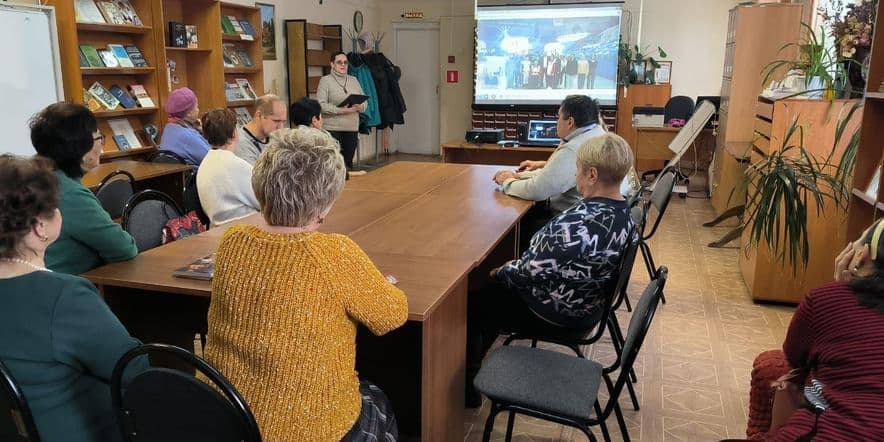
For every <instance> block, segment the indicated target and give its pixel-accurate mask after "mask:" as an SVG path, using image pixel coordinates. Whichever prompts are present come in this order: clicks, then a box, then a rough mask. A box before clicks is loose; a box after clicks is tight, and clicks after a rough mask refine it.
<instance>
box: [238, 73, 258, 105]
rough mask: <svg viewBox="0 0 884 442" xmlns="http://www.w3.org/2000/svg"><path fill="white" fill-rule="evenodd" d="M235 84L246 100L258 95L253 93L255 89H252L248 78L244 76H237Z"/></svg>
mask: <svg viewBox="0 0 884 442" xmlns="http://www.w3.org/2000/svg"><path fill="white" fill-rule="evenodd" d="M236 84H237V86H239V90H241V91H242V94H243V96H244V97H245V98H246V100H254V99H256V98H258V95H257V94H256V93H255V90H254V89H252V84H251V83H249V80H248V79H246V78H237V79H236Z"/></svg>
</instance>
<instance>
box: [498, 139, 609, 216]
mask: <svg viewBox="0 0 884 442" xmlns="http://www.w3.org/2000/svg"><path fill="white" fill-rule="evenodd" d="M587 129H589V128H588V127H587V128H580V129H577V131H578V132H577V135H575V136H573V138H569V139H568V140H565V142H564V143H562V144H561V145H560V146H559V147H558V148H557V149H556V150H555V152H553V154H552V155H550V157H549V159H548V160H547V161H546V166H544V167H543V168H542V169H537V170H532V171H530V172H520V173H519V178H510V179H508V180H506V181H504V183H503V185H501V186H500V187H501V190H503V192H504V193H506V194H507V195H510V196H515V197H518V198H522V199H525V200H531V201H543V200H545V199H547V198H549V203H550V208H552V209H553V210H555V211H557V212H561V211H563V210H565V209H567V208H569V207H571V206H573V205H574V204H575V203H577V202H578V201H580V200H581V199H583V197H582V196H581V195H580V193H578V192H577V188H576V187H575V185H576V176H577V150H578V149H580V146H582V145H583V143H585V142H586V140H588V139H590V138H592V137H598V136H601V135H602V134H604V133H605V130H604V129H603V128H602V127H601V126H600V125H596V126H595V127H593V128H591V129H589V130H587ZM581 130H583V132H580V131H581Z"/></svg>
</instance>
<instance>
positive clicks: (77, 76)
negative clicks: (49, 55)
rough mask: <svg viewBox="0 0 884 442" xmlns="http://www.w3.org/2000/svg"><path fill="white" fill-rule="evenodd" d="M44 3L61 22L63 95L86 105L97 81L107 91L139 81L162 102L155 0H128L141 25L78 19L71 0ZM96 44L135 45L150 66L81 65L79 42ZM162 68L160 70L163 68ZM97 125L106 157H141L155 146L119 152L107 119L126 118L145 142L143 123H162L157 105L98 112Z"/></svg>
mask: <svg viewBox="0 0 884 442" xmlns="http://www.w3.org/2000/svg"><path fill="white" fill-rule="evenodd" d="M45 3H47V4H49V5H52V6H54V7H55V11H56V22H57V25H58V44H59V49H60V52H61V54H60V55H61V66H62V76H63V80H64V94H65V99H66V100H68V101H72V102H74V103H83V102H84V100H83V89H88V88H89V87H90V86H91V85H92V84H93V83H95V82H98V83H100V84H101V85H102V86H104V87H105V89H110V88H111V86H113V85H115V84H116V85H118V86H120V87H121V88H123V89H127V87H128V86H129V85H131V84H140V85H142V86H144V88H145V90H147V93H148V95H149V96H150V97H151V99H152V100H153V101H154V103H155V104H157V106H160V103H161V101H160V75H159V74H158V71H157V69H156V67H157V66H162V65H163V64H164V60H163V58H162V56H161V54H159V53H158V50H157V46H156V44H155V34H156V31H155V30H156V29H157V25H158V24H160V25H161V23H160V22H161V21H160V20H157V17H158V16H157V15H156V11H155V9H154V8H153V3H154V0H130V3H132V6H133V7H134V8H135V11H136V13H137V14H138V17H139V18H140V19H141V21H142V23H143V26H133V25H120V24H109V23H78V22H77V21H76V11H75V9H74V2H72V1H69V0H48V1H46V2H45ZM84 44H88V45H92V46H94V47H95V48H96V49H102V48H106V47H107V45H108V44H122V45H124V46H126V45H133V46H135V47H137V48H138V50H139V51H140V52H141V54H142V55H143V56H144V59H145V61H146V62H147V64H148V67H140V68H136V67H133V68H121V67H117V68H105V67H100V68H99V67H88V68H81V67H80V45H84ZM160 72H162V71H160ZM95 116H96V118H97V119H98V128H99V130H100V131H101V132H102V134H104V135H105V137H106V139H107V141H106V142H105V145H104V152H103V153H102V156H101V158H102V160H103V161H105V160H110V159H113V158H129V157H137V156H143V155H144V154H146V153H149V151H150V150H151V149H152V148H142V149H138V148H135V149H130V150H119V149H118V148H117V145H116V143H114V141H113V131H112V130H111V129H110V126H108V124H107V119H109V118H126V119H127V120H128V121H129V124H130V125H131V126H132V128H133V129H134V131H135V134H136V136H137V137H138V138H139V142H140V143H141V145H142V146H151V144H150V142H149V140H148V139H147V138H146V137H145V135H144V125H146V124H153V125H155V126H157V127H158V128H161V127H162V126H161V124H160V123H161V122H162V121H164V120H163V117H162V116H161V112H160V109H159V108H158V107H151V108H134V109H123V108H122V107H117V108H116V109H114V110H103V111H97V112H95Z"/></svg>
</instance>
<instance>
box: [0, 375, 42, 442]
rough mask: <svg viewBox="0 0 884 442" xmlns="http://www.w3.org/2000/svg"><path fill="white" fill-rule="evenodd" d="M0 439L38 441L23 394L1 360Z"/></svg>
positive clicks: (5, 440)
mask: <svg viewBox="0 0 884 442" xmlns="http://www.w3.org/2000/svg"><path fill="white" fill-rule="evenodd" d="M0 440H2V441H4V442H40V434H39V433H38V432H37V426H36V425H35V424H34V418H33V416H31V409H30V408H29V407H28V402H27V401H26V400H25V395H24V393H22V391H21V388H19V386H18V383H17V382H15V378H13V377H12V373H10V372H9V369H8V368H6V365H3V362H0Z"/></svg>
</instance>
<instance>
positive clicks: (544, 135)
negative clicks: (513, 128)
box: [526, 120, 559, 144]
mask: <svg viewBox="0 0 884 442" xmlns="http://www.w3.org/2000/svg"><path fill="white" fill-rule="evenodd" d="M526 140H527V141H528V142H531V143H542V144H554V143H558V142H559V134H558V130H557V129H556V122H555V120H530V121H528V136H527V137H526Z"/></svg>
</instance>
